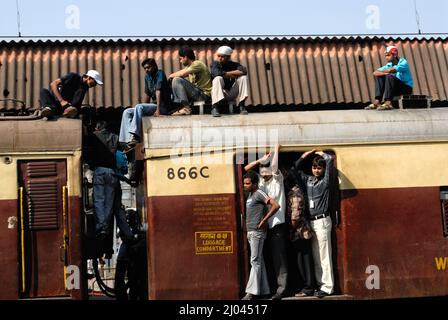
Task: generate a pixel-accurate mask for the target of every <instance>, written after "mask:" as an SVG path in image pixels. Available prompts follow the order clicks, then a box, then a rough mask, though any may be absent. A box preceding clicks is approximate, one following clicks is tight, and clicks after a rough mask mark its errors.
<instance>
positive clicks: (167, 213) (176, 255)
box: [147, 194, 241, 300]
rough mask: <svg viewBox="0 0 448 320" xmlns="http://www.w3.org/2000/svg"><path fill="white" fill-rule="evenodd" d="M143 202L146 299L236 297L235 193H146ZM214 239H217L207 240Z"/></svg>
mask: <svg viewBox="0 0 448 320" xmlns="http://www.w3.org/2000/svg"><path fill="white" fill-rule="evenodd" d="M216 198H220V200H219V201H215V200H214V199H216ZM208 201H210V202H211V203H212V204H210V203H208ZM147 202H148V237H147V238H148V266H149V292H150V299H162V300H164V299H193V300H196V299H239V297H240V290H241V287H240V286H241V283H240V270H239V262H238V256H239V250H240V249H239V247H240V244H239V243H238V240H239V239H240V235H239V233H240V232H241V230H237V224H236V217H237V215H236V212H235V202H236V198H235V196H234V195H229V194H214V195H200V196H194V195H192V196H165V197H150V198H147ZM198 203H199V205H198ZM220 203H222V204H223V205H224V204H225V206H227V207H228V209H225V211H226V213H227V214H222V215H217V214H216V213H217V211H218V210H220V211H221V212H222V209H221V208H218V207H217V206H216V205H218V204H220ZM218 234H219V235H221V236H222V235H224V234H225V235H227V236H228V237H227V238H225V239H224V238H223V237H221V236H218ZM230 236H231V237H232V238H230ZM218 237H219V238H218ZM219 239H221V240H219ZM218 240H219V241H222V243H223V244H222V245H220V244H212V242H213V243H214V242H215V241H218Z"/></svg>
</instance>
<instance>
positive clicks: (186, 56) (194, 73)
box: [168, 47, 212, 116]
mask: <svg viewBox="0 0 448 320" xmlns="http://www.w3.org/2000/svg"><path fill="white" fill-rule="evenodd" d="M179 57H180V58H179V59H180V62H181V63H182V65H183V66H184V67H185V68H184V69H182V70H179V71H177V72H174V73H172V74H170V75H169V76H168V80H173V82H172V89H173V97H174V99H173V102H174V103H177V104H180V105H181V108H180V109H179V110H178V111H176V112H175V113H173V114H172V115H173V116H181V115H189V114H191V108H190V102H191V101H201V100H204V101H207V100H210V92H211V91H212V80H211V77H210V72H209V71H208V68H207V66H206V65H205V64H204V63H203V62H202V61H200V60H196V56H195V54H194V51H193V49H191V48H189V47H185V48H182V49H180V50H179ZM187 77H188V80H187V79H186V78H187Z"/></svg>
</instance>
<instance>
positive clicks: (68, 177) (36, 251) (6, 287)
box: [0, 117, 86, 299]
mask: <svg viewBox="0 0 448 320" xmlns="http://www.w3.org/2000/svg"><path fill="white" fill-rule="evenodd" d="M28 118H32V117H24V118H22V120H20V117H15V119H8V118H4V119H1V118H0V141H1V143H0V175H1V181H2V183H1V188H0V226H1V227H2V232H0V264H1V265H2V272H1V273H0V282H1V283H2V289H1V290H0V299H18V298H44V297H68V298H76V299H80V298H86V295H85V293H86V291H85V290H86V286H85V283H84V282H83V277H82V275H83V274H84V273H85V263H84V262H83V254H82V246H81V241H82V233H83V224H82V223H81V221H83V220H82V202H81V188H82V187H81V177H80V172H81V171H82V168H81V157H82V130H81V121H78V120H68V119H58V120H57V121H43V120H37V119H36V120H33V119H28ZM23 119H28V120H23ZM69 289H70V290H69Z"/></svg>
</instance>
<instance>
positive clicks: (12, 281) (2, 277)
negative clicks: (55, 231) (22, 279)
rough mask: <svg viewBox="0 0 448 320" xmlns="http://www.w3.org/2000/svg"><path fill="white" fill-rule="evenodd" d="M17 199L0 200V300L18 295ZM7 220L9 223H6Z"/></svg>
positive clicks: (18, 223)
mask: <svg viewBox="0 0 448 320" xmlns="http://www.w3.org/2000/svg"><path fill="white" fill-rule="evenodd" d="M17 216H18V215H17V199H14V200H0V227H1V232H0V265H1V266H2V272H0V283H1V289H0V300H6V299H8V300H9V299H11V300H12V299H17V298H18V297H19V274H18V271H19V269H18V267H17V263H18V261H19V260H18V258H19V257H18V252H19V247H18V246H19V243H18V239H19V237H18V234H19V228H20V221H18V220H15V222H13V221H11V219H13V220H14V218H15V219H17ZM8 222H9V223H8Z"/></svg>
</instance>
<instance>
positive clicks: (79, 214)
mask: <svg viewBox="0 0 448 320" xmlns="http://www.w3.org/2000/svg"><path fill="white" fill-rule="evenodd" d="M447 120H448V110H447V109H444V108H439V109H419V110H396V111H391V112H376V111H363V110H362V111H361V110H345V111H313V112H284V113H279V112H278V113H253V114H249V115H248V116H244V117H243V116H239V115H232V116H223V117H221V118H219V119H215V118H212V117H210V116H191V117H181V118H176V117H164V118H153V117H145V118H144V119H143V130H144V139H143V143H142V144H141V145H139V147H138V148H137V149H136V158H137V160H138V162H139V163H143V164H144V175H143V179H142V181H141V183H140V184H139V188H138V190H137V204H138V211H139V212H140V213H141V214H142V216H143V219H144V221H145V222H147V224H148V231H147V250H148V276H149V277H148V288H149V297H150V299H239V298H240V297H241V296H242V295H243V291H244V288H245V284H246V280H247V275H248V260H247V259H248V255H247V253H248V246H247V241H246V239H245V232H244V230H245V229H244V228H245V226H244V204H245V203H244V193H243V189H242V175H243V170H242V167H243V163H247V161H250V160H253V159H255V158H256V157H259V156H260V155H262V154H263V153H264V152H266V151H267V150H268V149H269V148H270V146H272V145H274V144H275V143H280V144H282V149H281V154H280V165H281V166H283V167H284V168H287V167H288V166H289V165H291V163H292V161H294V160H296V159H297V158H298V157H300V155H301V154H302V153H303V152H305V151H308V150H309V149H312V148H318V149H323V150H325V151H327V152H329V153H331V154H332V155H333V156H334V159H335V165H336V168H337V177H338V179H337V180H338V181H337V182H336V184H335V186H336V187H337V189H338V195H339V201H338V203H337V204H336V206H335V209H336V212H335V214H334V215H333V216H332V219H333V224H334V229H333V238H334V239H333V262H334V272H335V278H336V289H337V291H336V293H337V294H338V295H337V296H338V297H340V298H349V299H352V298H353V299H384V298H404V297H423V296H446V295H448V274H447V271H448V266H447V265H446V264H447V262H446V260H448V258H447V256H448V213H447V212H448V210H447V209H448V196H447V194H448V168H447V167H445V166H444V160H445V159H447V157H448V148H447V147H448V145H447V144H448V129H447V126H446V123H447ZM0 139H1V141H2V143H0V174H1V176H2V187H1V188H0V225H1V226H3V232H2V233H0V253H1V254H0V262H1V263H2V266H3V272H2V274H1V275H0V279H1V282H2V283H3V284H4V286H3V289H2V290H1V291H0V298H1V299H17V298H25V299H26V298H41V297H67V298H87V290H86V289H87V288H86V258H87V256H88V254H87V251H86V250H87V249H88V248H86V246H85V245H83V244H85V243H87V242H86V241H84V240H85V232H84V231H85V230H84V223H83V222H84V221H85V219H84V218H85V217H84V212H83V204H82V200H83V199H82V194H83V192H82V190H83V185H82V178H81V177H82V166H81V164H82V160H83V154H82V150H83V149H82V125H81V121H79V120H70V119H57V120H55V121H44V120H11V119H4V120H2V121H0ZM251 157H252V158H251ZM78 271H79V273H77V272H78ZM74 276H75V277H74ZM76 276H79V277H78V278H76ZM75 278H76V279H75Z"/></svg>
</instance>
